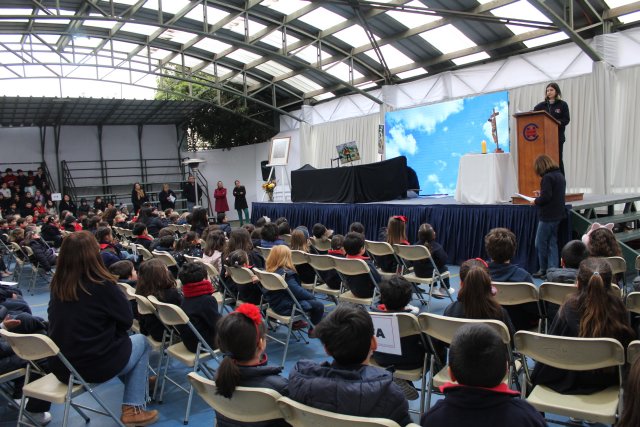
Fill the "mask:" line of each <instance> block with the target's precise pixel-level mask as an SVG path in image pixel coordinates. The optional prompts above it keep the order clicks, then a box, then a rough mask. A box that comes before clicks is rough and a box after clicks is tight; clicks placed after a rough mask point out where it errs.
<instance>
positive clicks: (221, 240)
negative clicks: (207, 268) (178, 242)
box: [202, 230, 227, 273]
mask: <svg viewBox="0 0 640 427" xmlns="http://www.w3.org/2000/svg"><path fill="white" fill-rule="evenodd" d="M226 243H227V239H226V238H225V237H224V233H223V232H222V231H220V230H215V231H211V232H209V233H207V238H206V240H205V246H204V252H203V253H202V261H204V262H207V263H209V264H211V265H213V266H214V267H215V268H216V270H218V273H220V272H221V271H222V252H223V251H224V245H225V244H226Z"/></svg>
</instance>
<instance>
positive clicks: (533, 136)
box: [522, 123, 540, 142]
mask: <svg viewBox="0 0 640 427" xmlns="http://www.w3.org/2000/svg"><path fill="white" fill-rule="evenodd" d="M522 136H523V137H524V139H525V140H526V141H529V142H533V141H535V140H537V139H538V137H539V136H540V135H539V134H538V125H537V124H535V123H529V124H527V125H525V126H524V127H523V128H522Z"/></svg>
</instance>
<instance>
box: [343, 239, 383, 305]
mask: <svg viewBox="0 0 640 427" xmlns="http://www.w3.org/2000/svg"><path fill="white" fill-rule="evenodd" d="M344 250H345V252H346V254H347V255H346V258H348V259H361V260H363V261H364V262H366V263H367V265H368V266H369V270H371V274H372V276H373V279H374V280H375V282H376V283H380V280H381V277H380V273H378V270H376V267H375V265H373V262H372V261H371V260H370V259H369V258H368V257H366V256H364V251H365V249H364V236H363V235H362V234H359V233H347V235H346V236H345V238H344ZM346 281H347V286H348V287H349V290H350V291H351V292H352V293H353V294H354V295H355V296H356V297H358V298H371V297H372V296H373V290H374V289H375V286H376V285H375V283H371V277H370V276H369V275H368V274H359V275H357V276H348V277H346Z"/></svg>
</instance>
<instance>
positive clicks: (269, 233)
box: [260, 222, 285, 248]
mask: <svg viewBox="0 0 640 427" xmlns="http://www.w3.org/2000/svg"><path fill="white" fill-rule="evenodd" d="M284 244H285V243H284V240H282V239H281V238H280V236H278V226H277V225H275V224H274V223H272V222H270V223H268V224H265V225H264V227H262V229H261V230H260V247H263V248H272V247H274V246H276V245H284Z"/></svg>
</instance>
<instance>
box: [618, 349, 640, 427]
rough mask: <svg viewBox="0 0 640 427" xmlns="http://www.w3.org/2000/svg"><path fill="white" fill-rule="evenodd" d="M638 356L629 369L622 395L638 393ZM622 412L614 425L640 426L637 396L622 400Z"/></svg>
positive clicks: (639, 384)
mask: <svg viewBox="0 0 640 427" xmlns="http://www.w3.org/2000/svg"><path fill="white" fill-rule="evenodd" d="M638 393H640V358H637V359H636V360H635V361H634V362H633V363H632V364H631V368H630V369H629V375H627V378H626V384H625V387H624V396H634V397H637V396H639V395H640V394H638ZM623 404H624V406H623V408H622V414H621V415H620V419H619V420H618V422H617V423H616V427H637V426H640V401H639V400H638V399H637V398H631V399H629V398H627V399H624V400H623Z"/></svg>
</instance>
